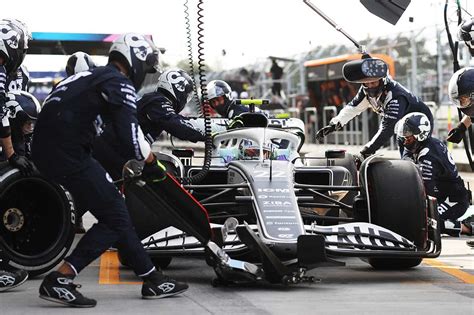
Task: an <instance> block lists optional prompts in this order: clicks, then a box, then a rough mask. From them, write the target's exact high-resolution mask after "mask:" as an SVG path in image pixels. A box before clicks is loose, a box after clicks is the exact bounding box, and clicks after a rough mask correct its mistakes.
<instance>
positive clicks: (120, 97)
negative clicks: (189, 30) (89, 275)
mask: <svg viewBox="0 0 474 315" xmlns="http://www.w3.org/2000/svg"><path fill="white" fill-rule="evenodd" d="M157 64H158V50H157V49H156V47H155V45H154V44H153V43H152V42H151V41H150V40H149V39H147V38H146V37H144V36H142V35H139V34H124V35H121V36H119V37H118V38H117V39H116V40H115V41H114V42H113V44H112V46H111V48H110V51H109V62H108V64H107V65H106V66H104V67H97V68H95V69H93V70H91V71H83V72H80V73H78V74H76V75H73V76H71V77H69V78H67V79H65V80H63V81H62V82H60V83H59V84H58V85H57V86H56V87H55V88H54V89H53V91H52V92H51V93H50V95H49V96H48V97H47V98H46V100H45V103H44V106H43V109H42V111H41V113H40V115H39V118H38V121H37V124H36V127H35V138H34V141H33V146H32V153H33V160H34V162H35V164H36V165H37V167H38V169H39V170H40V171H41V173H42V174H43V175H44V176H46V177H48V178H49V179H51V180H53V181H55V182H57V183H58V184H61V185H63V186H64V187H65V188H66V189H67V190H68V191H69V192H70V193H71V195H72V196H73V198H74V201H75V203H76V206H77V207H76V208H77V209H87V210H89V211H90V212H91V213H92V214H93V215H94V216H95V217H96V218H97V220H98V223H96V224H94V225H93V226H92V228H91V229H89V230H88V231H87V233H86V234H85V235H84V236H83V237H82V238H81V240H80V241H79V243H78V244H77V246H76V247H75V249H74V250H73V252H72V253H71V254H70V255H69V256H67V257H66V258H65V261H64V263H63V264H62V265H61V266H60V267H59V269H58V271H54V272H51V273H49V274H48V275H47V276H46V277H45V278H44V280H43V282H42V283H41V286H40V288H39V293H40V297H41V298H43V299H46V300H49V301H52V302H57V303H61V304H65V305H68V306H73V307H93V306H95V305H96V301H95V300H94V299H91V298H87V297H84V296H83V295H82V294H81V293H80V292H78V290H77V288H78V285H76V284H74V283H73V279H74V277H75V276H77V275H78V273H79V272H81V270H82V269H84V268H85V267H86V266H87V265H89V264H90V263H91V262H92V261H94V260H95V259H97V258H98V257H99V256H100V255H101V254H102V253H103V252H105V251H106V250H107V249H108V248H110V247H111V246H112V245H115V244H117V245H119V246H120V247H121V249H122V251H123V254H124V255H125V257H126V259H127V261H129V262H130V266H131V267H132V268H133V270H134V271H135V273H136V274H137V275H138V276H140V277H141V278H142V279H143V280H144V283H143V286H142V297H143V298H147V299H151V298H162V297H167V296H172V295H175V294H179V293H181V292H184V291H185V290H186V289H187V288H188V285H187V284H185V283H181V282H178V281H175V280H173V279H170V278H169V277H166V276H164V275H163V274H162V273H161V272H159V271H157V270H156V269H155V267H154V266H153V263H152V261H151V260H150V257H149V256H148V254H147V253H146V251H145V249H144V248H143V245H142V243H141V242H140V240H139V238H138V237H137V235H136V233H135V230H134V228H133V226H132V223H131V219H130V216H129V213H128V210H127V208H126V205H125V201H124V199H123V197H122V195H121V194H120V193H119V191H118V190H117V188H116V187H115V185H114V184H113V183H112V181H111V178H110V176H109V175H108V174H107V173H106V171H105V170H104V168H103V167H102V166H101V165H100V164H99V163H98V162H97V161H96V160H95V159H94V158H93V157H92V155H91V146H92V140H93V138H94V136H95V132H96V131H95V129H94V127H93V122H94V120H95V119H96V117H97V115H101V116H102V117H103V118H104V120H105V121H106V122H107V124H108V126H107V127H109V128H113V129H114V130H115V132H116V134H117V141H119V142H120V143H121V145H122V147H123V152H127V154H128V155H127V156H128V157H129V158H130V159H137V160H141V161H143V160H145V164H144V167H143V171H142V173H143V176H144V180H149V181H151V180H153V181H154V180H160V179H163V178H164V177H165V176H166V173H165V171H164V168H163V167H162V166H161V165H160V164H159V163H157V161H156V157H155V156H154V155H153V154H152V153H151V150H150V146H149V144H148V143H147V142H146V141H145V139H144V136H143V133H142V131H141V129H140V126H139V125H138V121H137V118H136V102H135V100H136V94H135V90H136V89H139V88H140V86H141V84H142V83H143V80H144V78H145V74H146V73H151V72H156V66H157ZM79 215H81V214H79Z"/></svg>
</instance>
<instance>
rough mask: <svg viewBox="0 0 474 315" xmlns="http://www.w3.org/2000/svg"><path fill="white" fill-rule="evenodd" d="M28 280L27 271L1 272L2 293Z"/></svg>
mask: <svg viewBox="0 0 474 315" xmlns="http://www.w3.org/2000/svg"><path fill="white" fill-rule="evenodd" d="M26 279H28V272H26V271H25V270H12V271H7V270H0V292H1V291H6V290H9V289H13V288H15V287H17V286H19V285H21V284H22V283H23V282H25V281H26Z"/></svg>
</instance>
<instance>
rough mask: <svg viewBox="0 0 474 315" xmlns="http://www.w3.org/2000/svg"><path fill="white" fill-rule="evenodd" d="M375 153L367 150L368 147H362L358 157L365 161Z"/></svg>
mask: <svg viewBox="0 0 474 315" xmlns="http://www.w3.org/2000/svg"><path fill="white" fill-rule="evenodd" d="M374 153H375V151H374V150H372V149H369V147H364V148H363V149H362V150H361V151H360V155H361V156H362V157H363V158H364V159H366V158H368V157H369V156H371V155H372V154H374Z"/></svg>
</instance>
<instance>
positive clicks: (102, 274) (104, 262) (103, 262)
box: [99, 251, 142, 284]
mask: <svg viewBox="0 0 474 315" xmlns="http://www.w3.org/2000/svg"><path fill="white" fill-rule="evenodd" d="M99 268H100V269H99V284H142V282H139V281H120V262H119V260H118V255H117V252H115V251H106V252H105V253H103V254H102V256H100V267H99Z"/></svg>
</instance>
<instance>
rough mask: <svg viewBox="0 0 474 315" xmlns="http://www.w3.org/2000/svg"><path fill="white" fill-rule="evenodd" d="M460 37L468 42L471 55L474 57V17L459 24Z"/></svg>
mask: <svg viewBox="0 0 474 315" xmlns="http://www.w3.org/2000/svg"><path fill="white" fill-rule="evenodd" d="M458 39H459V40H461V41H464V42H465V43H466V46H467V47H468V48H469V52H470V53H471V56H473V57H474V17H473V18H472V19H470V20H467V21H463V22H462V23H461V24H460V25H459V30H458Z"/></svg>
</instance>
